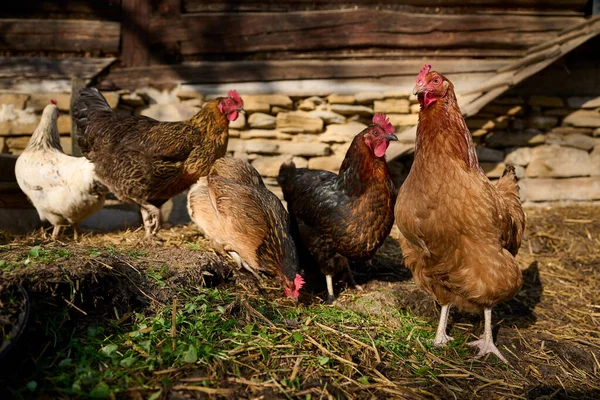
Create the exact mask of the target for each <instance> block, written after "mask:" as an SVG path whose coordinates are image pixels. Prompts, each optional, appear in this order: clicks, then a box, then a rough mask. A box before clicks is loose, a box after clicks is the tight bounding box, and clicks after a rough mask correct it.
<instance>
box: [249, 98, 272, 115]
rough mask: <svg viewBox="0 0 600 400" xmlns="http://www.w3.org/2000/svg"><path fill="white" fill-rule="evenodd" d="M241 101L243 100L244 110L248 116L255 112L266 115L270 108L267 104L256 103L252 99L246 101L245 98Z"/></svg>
mask: <svg viewBox="0 0 600 400" xmlns="http://www.w3.org/2000/svg"><path fill="white" fill-rule="evenodd" d="M243 100H244V110H246V112H247V113H248V114H252V113H255V112H261V113H268V112H270V111H271V106H270V105H269V103H263V102H260V101H256V100H253V99H252V98H250V99H246V98H245V97H244V98H243Z"/></svg>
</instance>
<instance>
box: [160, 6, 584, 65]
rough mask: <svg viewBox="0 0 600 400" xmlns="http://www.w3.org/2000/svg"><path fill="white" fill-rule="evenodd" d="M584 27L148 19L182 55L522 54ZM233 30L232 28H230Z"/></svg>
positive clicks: (401, 16)
mask: <svg viewBox="0 0 600 400" xmlns="http://www.w3.org/2000/svg"><path fill="white" fill-rule="evenodd" d="M582 21H584V19H583V18H579V17H544V18H539V17H536V16H510V17H501V16H497V15H477V14H460V15H428V14H416V13H406V12H397V11H386V10H341V11H340V10H336V11H312V12H284V13H203V14H187V15H183V16H182V18H181V20H180V22H179V23H178V24H173V23H172V21H168V20H161V19H156V20H153V21H151V23H150V27H151V33H152V34H151V38H152V40H153V41H154V42H157V43H165V42H166V43H168V42H180V43H181V52H182V54H184V55H192V54H248V53H256V52H279V51H318V50H326V49H356V50H362V49H366V48H386V49H400V48H404V49H461V48H495V49H511V50H515V49H526V48H528V47H530V46H533V45H536V44H538V43H540V42H544V41H546V40H548V39H550V38H551V37H552V36H553V33H555V32H556V31H559V30H561V29H565V28H567V27H569V26H571V25H573V24H577V23H580V22H582ZM232 27H235V29H232Z"/></svg>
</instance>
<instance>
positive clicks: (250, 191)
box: [188, 157, 304, 299]
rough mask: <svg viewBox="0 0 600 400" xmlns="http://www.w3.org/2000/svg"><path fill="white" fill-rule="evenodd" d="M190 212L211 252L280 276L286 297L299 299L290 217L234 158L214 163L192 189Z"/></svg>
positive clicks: (256, 176) (255, 174)
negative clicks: (226, 253) (208, 242)
mask: <svg viewBox="0 0 600 400" xmlns="http://www.w3.org/2000/svg"><path fill="white" fill-rule="evenodd" d="M188 211H189V214H190V216H191V218H192V220H193V221H194V222H196V223H197V224H198V226H199V227H200V229H201V230H202V231H203V233H204V235H205V236H206V237H207V238H209V239H210V240H211V242H212V246H213V248H215V250H218V251H220V252H229V254H231V256H232V257H233V258H234V260H236V262H237V263H238V265H239V266H240V267H242V266H243V267H245V268H246V269H248V270H249V271H251V272H252V273H254V274H255V275H256V273H257V271H262V272H266V273H268V274H270V275H273V276H278V277H280V278H281V280H282V281H283V285H284V292H285V294H286V295H287V296H291V297H294V298H295V299H297V298H298V294H299V290H300V288H301V287H302V284H303V282H304V281H303V279H302V277H301V276H300V275H298V259H297V255H296V247H295V243H294V240H293V238H292V237H291V235H290V218H289V215H288V213H287V212H286V211H285V208H284V207H283V204H281V201H279V199H278V198H277V197H276V196H275V195H274V194H273V193H271V192H270V191H269V190H268V189H267V188H266V186H265V185H264V183H263V180H262V178H261V177H260V175H259V174H258V172H257V171H256V170H255V169H254V167H252V166H251V165H250V164H248V163H247V162H246V161H243V160H240V159H236V158H232V157H224V158H221V159H219V160H217V161H216V162H215V164H214V165H213V167H212V169H211V171H210V174H209V175H208V176H206V177H202V178H200V179H199V180H198V183H197V184H195V185H194V186H192V188H191V189H190V192H189V194H188ZM257 277H258V276H257Z"/></svg>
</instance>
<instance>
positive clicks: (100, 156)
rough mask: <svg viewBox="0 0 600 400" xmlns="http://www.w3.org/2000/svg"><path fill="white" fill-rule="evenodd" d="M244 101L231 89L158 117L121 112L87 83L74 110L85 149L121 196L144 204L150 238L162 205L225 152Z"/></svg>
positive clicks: (156, 225)
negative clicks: (184, 111)
mask: <svg viewBox="0 0 600 400" xmlns="http://www.w3.org/2000/svg"><path fill="white" fill-rule="evenodd" d="M242 107H243V101H242V99H241V98H240V96H239V95H238V94H237V92H235V91H230V92H229V97H226V98H217V99H214V100H211V101H208V102H207V103H205V104H204V105H203V107H202V109H201V110H200V111H199V112H198V113H197V114H196V115H195V116H193V117H192V118H190V119H188V120H186V121H181V122H159V121H156V120H154V119H152V118H148V117H144V116H138V115H124V114H119V113H116V112H114V111H113V110H112V109H111V108H110V107H109V105H108V103H107V102H106V100H105V99H104V97H103V96H102V95H101V94H100V92H99V91H98V90H96V89H94V88H86V89H82V90H81V92H80V94H79V97H78V99H77V100H76V102H75V106H74V110H73V114H74V116H75V118H76V122H77V134H78V136H79V138H78V140H79V146H80V147H81V150H82V151H83V154H84V155H85V156H86V157H87V158H88V159H89V160H91V161H92V162H94V164H95V165H96V171H97V173H98V176H99V177H100V180H101V181H102V182H103V183H104V184H105V185H106V186H108V188H109V189H110V191H112V192H113V193H114V194H115V195H116V196H117V197H118V198H119V199H120V200H122V201H127V202H134V203H137V204H139V205H140V208H141V212H142V218H143V221H144V227H145V229H146V238H150V237H151V236H153V235H155V234H156V232H157V231H158V230H159V229H160V226H161V213H160V206H161V205H163V204H164V203H165V202H166V201H167V200H169V199H170V198H171V197H173V196H175V195H177V194H179V193H181V192H183V191H184V190H186V189H187V188H189V187H190V186H191V185H192V184H194V183H196V181H197V180H198V178H200V177H201V176H205V175H206V174H208V171H209V170H210V167H211V166H212V164H213V163H214V162H215V160H216V159H218V158H220V157H223V156H224V155H225V152H226V150H227V142H228V139H229V122H230V121H235V120H236V119H237V117H238V113H239V111H240V110H241V109H242Z"/></svg>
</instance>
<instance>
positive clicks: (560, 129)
mask: <svg viewBox="0 0 600 400" xmlns="http://www.w3.org/2000/svg"><path fill="white" fill-rule="evenodd" d="M593 131H594V130H593V129H592V128H575V127H572V126H557V127H556V128H552V130H551V131H550V133H555V134H557V135H574V134H579V135H587V136H592V132H593Z"/></svg>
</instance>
